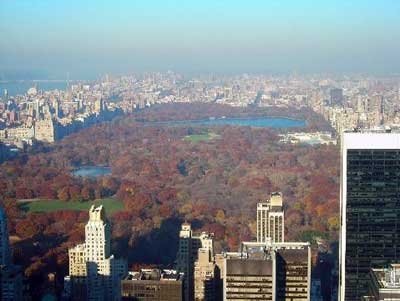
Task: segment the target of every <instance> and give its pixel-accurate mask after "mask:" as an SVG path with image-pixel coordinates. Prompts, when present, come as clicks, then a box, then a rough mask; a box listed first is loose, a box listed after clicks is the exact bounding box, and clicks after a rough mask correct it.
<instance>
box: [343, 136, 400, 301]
mask: <svg viewBox="0 0 400 301" xmlns="http://www.w3.org/2000/svg"><path fill="white" fill-rule="evenodd" d="M341 147H342V150H341V160H342V163H341V164H342V168H341V192H340V194H341V202H340V207H341V231H340V254H339V257H340V258H339V262H340V264H339V268H340V273H339V300H341V301H345V300H346V301H352V300H357V301H358V300H360V299H361V297H362V296H364V295H366V294H367V292H368V281H369V277H368V274H369V271H370V269H371V268H384V267H385V266H387V265H388V264H390V263H392V262H399V259H400V235H399V233H400V198H399V195H400V185H399V183H400V173H399V167H400V132H391V131H390V130H389V129H387V130H386V131H385V130H376V131H371V130H368V131H362V132H361V131H358V132H357V131H355V132H344V133H343V137H342V144H341Z"/></svg>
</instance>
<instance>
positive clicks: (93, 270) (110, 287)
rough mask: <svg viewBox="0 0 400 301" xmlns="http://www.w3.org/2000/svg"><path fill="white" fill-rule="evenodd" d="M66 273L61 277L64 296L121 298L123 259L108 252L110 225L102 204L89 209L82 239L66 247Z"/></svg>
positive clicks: (97, 298) (93, 298)
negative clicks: (67, 265) (67, 273)
mask: <svg viewBox="0 0 400 301" xmlns="http://www.w3.org/2000/svg"><path fill="white" fill-rule="evenodd" d="M68 253H69V275H68V276H66V277H65V280H64V285H65V287H64V295H65V299H67V300H104V301H111V300H115V301H116V300H120V299H121V286H120V284H121V279H122V278H123V277H125V275H126V273H127V266H126V262H125V261H124V260H121V259H116V258H115V257H114V255H112V254H111V228H110V224H109V222H108V221H107V219H106V216H105V210H104V207H103V206H99V207H95V206H94V205H93V206H92V207H91V208H90V210H89V221H88V223H87V224H86V226H85V243H84V244H80V245H77V246H76V247H74V248H72V249H70V250H69V252H68Z"/></svg>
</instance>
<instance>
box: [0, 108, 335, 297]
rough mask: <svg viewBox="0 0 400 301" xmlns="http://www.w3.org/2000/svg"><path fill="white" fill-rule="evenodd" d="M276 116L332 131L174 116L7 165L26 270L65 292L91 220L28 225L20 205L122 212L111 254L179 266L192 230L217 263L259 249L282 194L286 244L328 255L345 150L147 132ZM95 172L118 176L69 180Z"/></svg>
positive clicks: (258, 133)
mask: <svg viewBox="0 0 400 301" xmlns="http://www.w3.org/2000/svg"><path fill="white" fill-rule="evenodd" d="M255 112H257V113H255ZM260 112H261V113H260ZM262 112H264V113H262ZM278 113H279V114H278ZM262 114H264V115H262ZM269 114H271V115H280V116H283V115H286V116H291V117H296V118H307V121H308V126H309V127H308V128H307V130H311V129H328V128H329V126H328V125H327V124H326V122H324V121H323V120H322V119H321V117H320V116H317V115H315V114H314V113H312V112H311V111H296V112H295V113H293V111H288V110H286V111H285V110H283V109H276V111H273V110H271V111H268V110H267V109H264V110H259V109H258V110H256V109H255V108H250V109H242V108H240V109H239V108H231V107H226V106H218V105H189V104H185V105H165V106H159V107H155V108H150V109H146V110H144V111H141V112H139V113H135V114H133V115H130V116H125V117H122V118H118V119H116V120H114V121H113V122H109V123H104V124H101V125H96V126H95V127H93V128H90V129H85V130H82V131H81V132H79V133H76V134H73V135H71V136H69V137H66V138H65V139H63V140H62V141H59V142H57V143H56V144H54V145H44V146H43V147H42V148H41V149H40V151H35V152H32V153H31V154H29V155H23V156H20V157H19V158H18V159H16V160H13V161H8V162H5V163H3V164H2V165H1V169H0V195H1V198H2V203H3V205H4V206H5V208H6V211H7V214H8V217H9V231H10V235H12V236H15V242H14V244H13V246H14V253H15V254H14V255H15V259H16V261H17V262H18V263H20V264H21V265H23V267H24V268H25V273H26V275H27V276H28V277H29V279H30V281H32V283H35V284H36V285H37V287H40V286H43V287H44V286H46V283H47V282H46V281H47V275H48V274H49V273H54V274H55V275H56V279H57V281H58V283H59V284H61V281H62V278H63V276H64V275H65V274H66V273H67V269H68V248H69V247H71V246H73V245H74V244H76V243H79V242H82V241H83V240H84V225H85V223H86V221H87V218H88V216H87V212H78V211H58V212H52V213H29V212H24V211H23V210H22V209H21V208H19V207H18V204H17V200H20V199H32V198H40V199H49V200H53V199H59V200H63V201H65V202H84V201H88V200H93V199H97V198H102V197H114V198H115V199H119V200H122V201H123V203H124V206H125V210H123V211H121V212H117V213H115V214H114V215H113V216H110V217H109V219H110V221H111V223H112V229H113V233H112V234H113V246H112V248H113V253H114V254H116V255H117V256H118V257H125V258H127V259H128V261H129V265H130V266H136V265H138V264H142V265H143V264H145V265H164V266H171V265H173V262H174V260H175V255H176V251H177V242H178V230H179V227H180V223H181V222H182V221H184V220H187V221H190V222H191V223H192V225H193V227H194V228H195V229H196V230H198V231H201V230H206V231H211V232H214V233H215V240H216V248H217V250H218V251H221V250H232V251H235V250H237V249H238V245H239V243H240V241H242V240H251V239H254V237H255V230H256V227H255V226H256V204H257V202H259V201H260V200H265V199H267V198H268V196H269V194H270V193H271V192H273V191H282V193H283V196H284V206H285V220H286V238H287V240H310V241H315V240H316V239H319V240H323V241H325V242H326V243H327V247H329V244H330V243H333V242H335V241H337V238H338V228H339V149H338V147H337V146H307V145H290V144H282V143H280V142H279V138H278V135H277V134H278V131H277V130H273V129H267V128H251V127H235V126H215V127H188V126H179V127H167V126H147V125H144V124H143V123H142V122H141V121H160V120H182V119H201V118H206V117H209V116H215V117H218V116H232V117H246V116H261V115H262V116H267V115H269ZM208 132H213V133H215V134H217V135H219V136H218V137H217V138H215V139H212V140H209V141H201V142H190V141H187V140H184V139H183V137H185V136H186V135H193V134H204V133H208ZM97 165H100V166H110V167H111V169H112V174H111V175H110V176H105V177H99V178H94V179H93V178H78V177H74V176H73V175H72V174H71V171H72V170H73V169H74V168H76V167H79V166H97ZM37 292H40V289H37Z"/></svg>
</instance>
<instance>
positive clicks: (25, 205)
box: [19, 198, 124, 214]
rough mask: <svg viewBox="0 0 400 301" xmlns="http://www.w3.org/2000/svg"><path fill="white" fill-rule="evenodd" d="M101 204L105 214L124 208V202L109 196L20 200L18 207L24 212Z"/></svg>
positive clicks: (86, 208) (84, 207)
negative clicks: (80, 199) (99, 197)
mask: <svg viewBox="0 0 400 301" xmlns="http://www.w3.org/2000/svg"><path fill="white" fill-rule="evenodd" d="M93 204H94V205H97V206H99V205H103V206H104V207H105V209H106V214H113V213H115V212H117V211H121V210H124V204H123V203H122V202H121V201H117V200H114V199H111V198H105V199H100V200H95V201H89V202H72V201H70V202H63V201H60V200H38V201H33V202H21V203H19V207H20V208H21V209H22V210H24V211H26V212H52V211H58V210H78V211H86V210H89V208H90V206H92V205H93Z"/></svg>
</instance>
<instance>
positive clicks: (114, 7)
mask: <svg viewBox="0 0 400 301" xmlns="http://www.w3.org/2000/svg"><path fill="white" fill-rule="evenodd" d="M399 16H400V1H398V0H335V1H333V0H280V1H279V0H241V1H239V0H126V1H122V0H109V1H101V0H30V1H28V0H0V78H1V76H2V77H3V78H7V77H23V76H33V77H35V76H36V77H48V78H65V77H66V74H67V73H69V74H70V77H71V78H72V79H90V78H96V77H98V76H99V75H100V74H105V73H109V74H115V75H118V74H131V73H142V72H151V71H166V70H172V71H176V72H180V73H187V74H197V73H201V74H210V73H212V74H218V73H221V74H231V73H266V74H275V73H292V72H296V73H300V74H301V73H306V74H309V73H371V74H375V73H377V74H393V73H397V74H399V73H400V72H399V71H400V17H399Z"/></svg>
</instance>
